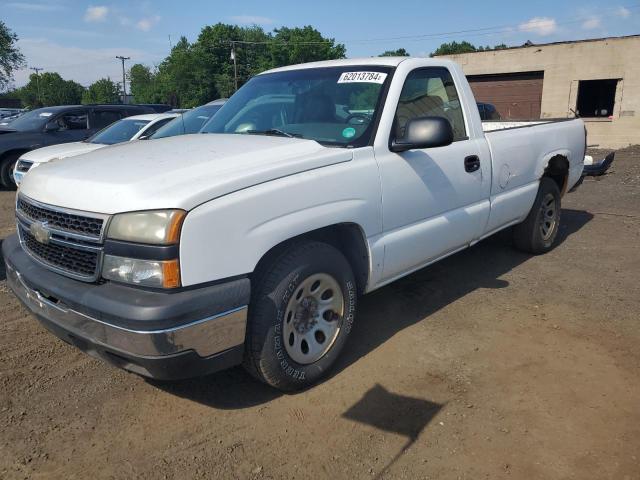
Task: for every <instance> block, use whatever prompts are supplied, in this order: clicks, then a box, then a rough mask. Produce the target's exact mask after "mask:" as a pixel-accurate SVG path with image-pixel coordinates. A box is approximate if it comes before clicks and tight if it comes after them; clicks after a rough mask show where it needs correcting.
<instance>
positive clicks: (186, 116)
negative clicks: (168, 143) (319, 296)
mask: <svg viewBox="0 0 640 480" xmlns="http://www.w3.org/2000/svg"><path fill="white" fill-rule="evenodd" d="M226 101H227V99H226V98H220V99H218V100H214V101H213V102H209V103H207V104H205V105H201V106H199V107H196V108H194V109H192V110H187V111H185V112H184V113H182V114H181V115H180V116H179V117H178V118H176V119H175V120H174V121H172V122H169V123H168V124H166V125H165V126H164V127H163V128H161V129H160V130H158V131H157V132H156V133H155V134H154V135H153V138H165V137H174V136H176V135H187V134H190V133H198V132H199V131H200V129H201V128H202V127H203V126H204V124H205V123H207V122H208V121H209V119H210V118H211V117H213V116H214V115H215V114H216V112H217V111H218V110H220V108H222V106H223V105H224V104H225V102H226Z"/></svg>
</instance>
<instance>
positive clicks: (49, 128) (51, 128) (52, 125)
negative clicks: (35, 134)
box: [44, 121, 60, 133]
mask: <svg viewBox="0 0 640 480" xmlns="http://www.w3.org/2000/svg"><path fill="white" fill-rule="evenodd" d="M58 130H60V125H58V123H57V122H55V121H51V122H47V124H46V125H45V126H44V131H45V132H47V133H48V132H57V131H58Z"/></svg>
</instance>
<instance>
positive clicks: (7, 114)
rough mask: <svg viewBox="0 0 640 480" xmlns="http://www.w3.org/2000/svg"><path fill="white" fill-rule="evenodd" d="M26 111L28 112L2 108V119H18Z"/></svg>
mask: <svg viewBox="0 0 640 480" xmlns="http://www.w3.org/2000/svg"><path fill="white" fill-rule="evenodd" d="M25 111H26V110H24V109H22V108H0V119H2V120H4V119H5V118H9V117H16V116H18V115H19V114H21V113H24V112H25Z"/></svg>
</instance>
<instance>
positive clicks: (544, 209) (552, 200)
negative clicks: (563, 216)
mask: <svg viewBox="0 0 640 480" xmlns="http://www.w3.org/2000/svg"><path fill="white" fill-rule="evenodd" d="M540 213H541V216H540V234H541V235H542V238H543V240H549V239H550V238H551V236H552V235H553V232H554V230H555V227H556V223H558V208H557V206H556V197H554V196H553V194H551V193H547V194H546V195H545V196H544V198H543V199H542V205H541V207H540Z"/></svg>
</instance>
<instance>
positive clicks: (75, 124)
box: [56, 112, 88, 131]
mask: <svg viewBox="0 0 640 480" xmlns="http://www.w3.org/2000/svg"><path fill="white" fill-rule="evenodd" d="M56 123H57V124H58V128H59V130H60V131H64V130H86V129H87V128H88V125H87V113H86V112H67V113H63V114H62V115H60V116H59V117H58V118H57V119H56Z"/></svg>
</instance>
